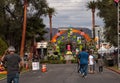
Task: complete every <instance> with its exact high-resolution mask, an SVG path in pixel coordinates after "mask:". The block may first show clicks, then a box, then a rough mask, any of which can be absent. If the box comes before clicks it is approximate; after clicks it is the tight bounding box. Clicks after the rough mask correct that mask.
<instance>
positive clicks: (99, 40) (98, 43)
mask: <svg viewBox="0 0 120 83" xmlns="http://www.w3.org/2000/svg"><path fill="white" fill-rule="evenodd" d="M98 48H100V30H98Z"/></svg>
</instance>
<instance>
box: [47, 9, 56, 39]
mask: <svg viewBox="0 0 120 83" xmlns="http://www.w3.org/2000/svg"><path fill="white" fill-rule="evenodd" d="M47 12H48V16H49V24H50V40H51V39H52V15H54V14H55V9H54V8H49V7H48V10H47Z"/></svg>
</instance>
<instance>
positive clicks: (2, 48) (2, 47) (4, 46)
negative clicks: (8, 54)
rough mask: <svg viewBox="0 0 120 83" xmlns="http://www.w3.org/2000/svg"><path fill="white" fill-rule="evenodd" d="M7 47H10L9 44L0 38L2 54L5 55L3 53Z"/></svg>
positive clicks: (0, 52)
mask: <svg viewBox="0 0 120 83" xmlns="http://www.w3.org/2000/svg"><path fill="white" fill-rule="evenodd" d="M7 48H8V45H7V44H6V43H5V42H4V41H3V40H2V39H1V38H0V56H2V55H3V53H4V52H5V50H6V49H7Z"/></svg>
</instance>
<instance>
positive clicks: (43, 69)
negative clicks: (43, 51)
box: [41, 64, 47, 72]
mask: <svg viewBox="0 0 120 83" xmlns="http://www.w3.org/2000/svg"><path fill="white" fill-rule="evenodd" d="M41 71H42V72H46V71H47V68H46V64H42V68H41Z"/></svg>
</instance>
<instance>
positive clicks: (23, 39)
mask: <svg viewBox="0 0 120 83" xmlns="http://www.w3.org/2000/svg"><path fill="white" fill-rule="evenodd" d="M26 21H27V0H24V20H23V31H22V40H21V49H20V56H21V57H22V58H23V56H24V46H25V36H26Z"/></svg>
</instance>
